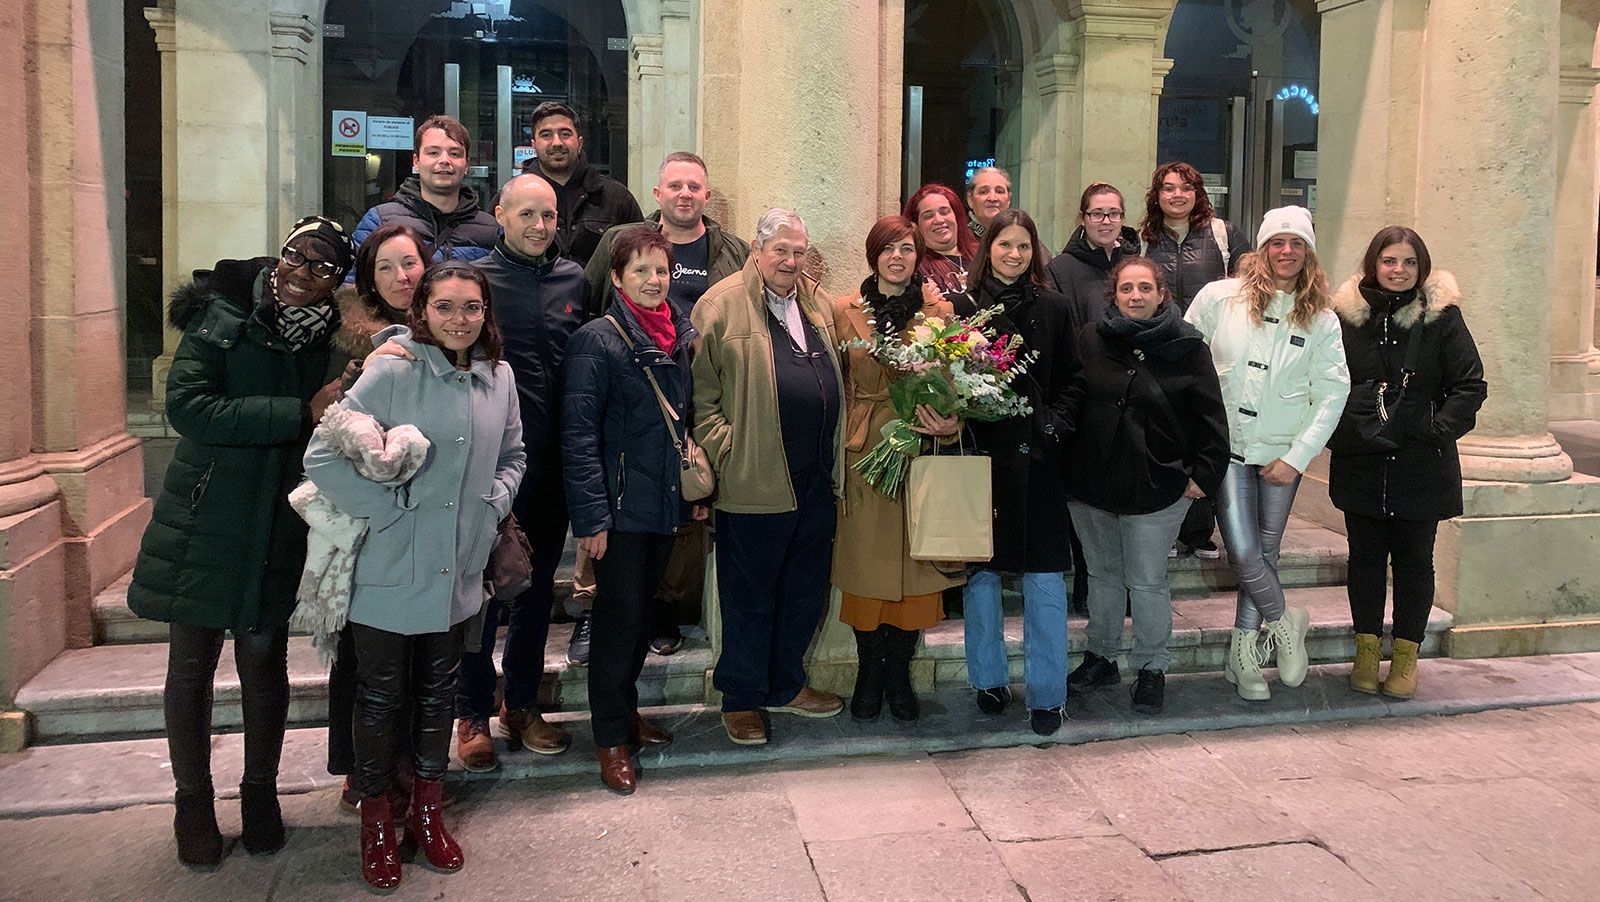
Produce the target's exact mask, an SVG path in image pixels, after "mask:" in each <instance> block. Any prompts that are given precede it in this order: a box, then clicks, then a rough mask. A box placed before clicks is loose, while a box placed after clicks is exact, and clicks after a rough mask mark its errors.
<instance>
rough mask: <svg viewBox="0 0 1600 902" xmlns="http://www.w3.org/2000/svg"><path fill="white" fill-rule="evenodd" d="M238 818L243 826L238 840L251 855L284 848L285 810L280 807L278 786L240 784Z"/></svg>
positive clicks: (270, 852)
mask: <svg viewBox="0 0 1600 902" xmlns="http://www.w3.org/2000/svg"><path fill="white" fill-rule="evenodd" d="M239 819H240V820H241V821H242V822H243V823H244V832H243V834H242V835H240V837H239V840H240V842H242V843H244V848H245V851H247V852H249V853H250V854H251V855H271V854H272V853H274V852H276V851H278V850H279V849H281V848H283V844H284V842H285V839H284V834H283V811H282V809H280V808H279V807H278V787H277V786H256V785H253V784H250V783H241V784H239Z"/></svg>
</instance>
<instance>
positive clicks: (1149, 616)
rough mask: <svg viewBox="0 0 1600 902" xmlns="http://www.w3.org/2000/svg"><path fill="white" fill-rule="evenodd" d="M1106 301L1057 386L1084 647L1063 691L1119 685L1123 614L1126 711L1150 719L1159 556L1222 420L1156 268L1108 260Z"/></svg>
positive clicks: (1203, 352)
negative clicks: (1062, 399) (1061, 388)
mask: <svg viewBox="0 0 1600 902" xmlns="http://www.w3.org/2000/svg"><path fill="white" fill-rule="evenodd" d="M1111 299H1112V303H1111V304H1110V305H1107V306H1105V307H1104V308H1103V310H1102V313H1101V315H1100V316H1099V317H1097V319H1096V321H1095V322H1094V323H1092V324H1090V325H1088V326H1086V327H1084V329H1083V330H1082V331H1081V332H1079V333H1078V340H1077V347H1076V350H1077V356H1076V360H1075V362H1074V364H1073V366H1072V368H1071V370H1070V375H1069V377H1068V386H1067V409H1066V413H1067V417H1068V421H1069V424H1070V426H1071V428H1072V436H1071V438H1070V439H1069V440H1068V443H1067V456H1066V472H1067V492H1068V493H1069V494H1070V495H1071V496H1072V499H1073V500H1072V502H1071V505H1070V507H1071V509H1072V522H1073V524H1074V525H1075V526H1076V527H1077V529H1078V535H1079V537H1080V538H1081V539H1082V540H1083V550H1084V553H1085V555H1086V556H1087V558H1088V564H1089V626H1088V647H1087V649H1086V650H1085V651H1084V654H1083V663H1082V664H1080V665H1079V666H1078V668H1077V669H1076V670H1074V671H1073V672H1072V676H1071V677H1069V678H1068V685H1069V686H1070V687H1071V689H1072V690H1073V691H1083V690H1086V689H1093V688H1095V687H1098V686H1114V685H1117V684H1118V683H1120V682H1121V674H1120V673H1119V672H1118V671H1117V663H1116V659H1117V650H1118V648H1119V646H1120V643H1121V640H1122V617H1123V611H1124V610H1125V605H1129V606H1131V608H1132V612H1133V649H1132V650H1131V651H1130V652H1129V653H1128V664H1129V665H1130V666H1131V667H1132V668H1133V669H1134V670H1135V671H1136V672H1137V673H1138V682H1137V683H1135V684H1134V688H1133V709H1134V710H1135V711H1139V712H1141V713H1144V714H1159V713H1160V712H1161V708H1162V702H1163V696H1164V694H1165V686H1166V671H1167V668H1168V667H1170V666H1171V664H1172V652H1171V650H1170V649H1169V648H1168V646H1169V644H1170V643H1171V641H1172V583H1171V581H1170V580H1169V579H1168V577H1167V551H1168V549H1170V548H1171V547H1172V541H1173V539H1175V538H1176V537H1177V535H1178V528H1179V527H1180V526H1181V525H1182V523H1183V517H1184V514H1185V513H1187V512H1188V510H1189V506H1190V504H1191V503H1192V502H1193V501H1194V500H1195V499H1197V498H1204V497H1206V496H1207V495H1211V494H1215V493H1216V491H1217V486H1218V485H1219V484H1220V483H1221V482H1222V473H1223V471H1224V470H1226V469H1227V467H1228V416H1227V413H1226V411H1225V410H1224V409H1223V403H1222V387H1221V385H1219V384H1218V381H1217V371H1216V367H1214V366H1213V365H1212V362H1211V351H1210V349H1209V348H1207V347H1206V343H1205V339H1204V338H1202V337H1201V335H1200V330H1198V329H1196V328H1195V327H1194V326H1192V325H1190V324H1188V323H1186V322H1184V320H1183V314H1182V313H1181V312H1179V310H1178V306H1177V305H1176V304H1174V303H1173V302H1172V298H1171V297H1170V296H1169V295H1168V294H1167V286H1166V284H1165V282H1164V281H1163V279H1162V278H1161V270H1160V269H1159V268H1157V267H1156V265H1155V264H1154V263H1151V262H1150V261H1149V260H1146V259H1144V258H1143V257H1129V258H1127V259H1125V260H1123V261H1122V262H1121V263H1119V264H1117V267H1116V269H1114V270H1112V276H1111Z"/></svg>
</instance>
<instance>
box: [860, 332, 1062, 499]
mask: <svg viewBox="0 0 1600 902" xmlns="http://www.w3.org/2000/svg"><path fill="white" fill-rule="evenodd" d="M1001 310H1002V308H1000V307H990V308H988V309H985V310H980V311H978V312H977V313H975V314H973V315H972V316H967V317H960V316H951V317H938V316H931V317H924V316H923V315H922V314H920V313H919V314H917V316H916V318H915V319H913V320H912V325H911V328H910V330H909V334H908V336H907V337H906V338H905V339H902V338H901V337H900V336H898V335H882V334H879V333H877V332H874V334H873V337H872V338H871V339H870V340H869V339H865V338H857V339H853V340H851V341H848V342H845V344H844V347H845V349H846V350H850V349H853V348H859V349H863V350H865V351H866V352H867V353H869V354H871V355H872V357H873V359H875V360H877V361H878V362H879V363H880V364H882V365H883V366H884V367H885V368H886V369H888V370H889V372H890V373H891V374H892V375H891V379H892V380H893V381H892V382H891V383H890V386H889V402H890V404H892V405H893V406H894V412H895V414H896V416H897V417H898V419H895V420H892V421H890V422H889V423H888V424H886V425H885V426H884V427H883V430H882V432H883V440H882V441H880V442H878V444H877V447H875V448H873V449H872V451H871V452H869V453H868V454H867V456H866V457H863V458H862V459H861V460H859V461H857V462H856V463H855V468H856V470H857V471H859V472H860V473H861V475H862V476H863V477H865V478H866V480H867V484H868V485H870V486H872V487H873V488H874V489H877V490H878V491H879V492H882V493H883V494H885V495H887V496H889V497H890V498H894V497H898V496H899V494H900V490H901V489H902V488H904V485H905V478H906V472H907V470H908V468H909V466H910V463H911V458H913V457H915V456H916V455H917V453H918V452H919V451H920V450H921V449H922V434H921V433H919V432H916V431H915V430H914V429H913V428H912V427H914V426H916V425H917V405H919V404H926V405H928V406H929V407H930V408H932V409H934V410H935V411H938V412H939V414H940V415H942V416H947V417H948V416H960V417H962V418H963V419H968V420H984V421H989V420H1002V419H1005V418H1007V417H1014V416H1018V415H1023V414H1029V413H1032V412H1033V407H1032V405H1030V404H1029V403H1028V399H1027V398H1026V397H1025V396H1023V395H1021V394H1019V393H1018V392H1017V391H1016V389H1014V388H1012V385H1011V383H1012V381H1013V380H1015V379H1016V378H1017V377H1018V376H1020V375H1022V374H1023V373H1024V372H1026V371H1027V368H1028V364H1030V363H1032V362H1033V361H1034V360H1035V359H1037V357H1038V352H1037V351H1029V352H1026V353H1024V352H1022V337H1021V336H1020V335H1000V336H996V335H994V334H993V330H992V329H986V328H985V325H986V324H987V323H988V322H989V320H991V319H993V318H994V317H995V315H996V314H998V313H1000V312H1001ZM868 314H869V317H868V318H869V319H872V318H873V316H872V311H871V310H870V309H869V310H868Z"/></svg>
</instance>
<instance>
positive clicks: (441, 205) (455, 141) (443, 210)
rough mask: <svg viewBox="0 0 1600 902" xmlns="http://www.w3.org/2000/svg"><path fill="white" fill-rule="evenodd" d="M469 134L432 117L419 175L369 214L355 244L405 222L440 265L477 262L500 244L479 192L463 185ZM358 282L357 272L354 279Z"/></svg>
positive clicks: (420, 139)
mask: <svg viewBox="0 0 1600 902" xmlns="http://www.w3.org/2000/svg"><path fill="white" fill-rule="evenodd" d="M470 144H471V138H470V137H468V135H467V129H466V127H465V126H463V125H462V124H461V123H460V122H457V121H456V120H455V119H454V118H452V117H450V116H429V117H428V118H427V119H425V120H423V122H422V125H421V126H419V127H418V128H417V149H416V151H415V152H414V153H412V154H411V165H412V166H413V167H415V168H416V170H417V174H416V175H414V176H411V177H410V178H408V179H406V180H405V182H403V183H402V184H401V185H400V190H399V191H396V192H395V195H394V200H390V201H385V202H384V203H381V204H378V205H377V206H376V207H373V208H372V209H370V210H368V211H367V213H366V215H365V216H363V217H361V222H360V223H358V224H357V225H356V230H355V232H354V234H352V235H351V240H352V241H354V242H355V245H356V247H358V248H359V247H360V246H361V242H363V241H365V240H367V236H368V235H370V234H372V233H373V232H374V231H375V230H376V229H377V228H378V227H379V226H381V225H383V224H385V223H388V222H403V223H405V224H406V225H408V226H410V227H412V228H413V229H416V230H417V233H418V234H420V235H421V236H422V237H423V239H424V240H426V241H427V242H428V251H429V253H430V254H431V255H432V257H433V260H434V262H436V263H437V262H441V261H443V260H446V259H452V258H453V259H456V260H476V259H478V258H479V257H482V256H484V255H485V254H487V253H489V251H490V250H491V249H492V248H493V247H494V245H495V242H496V241H498V240H499V238H500V227H499V226H498V225H496V224H495V221H494V217H493V216H491V215H489V212H488V211H487V210H485V209H483V207H482V206H480V202H479V198H478V192H477V191H474V190H473V189H472V188H471V187H470V186H468V185H464V184H462V179H464V178H465V177H466V174H467V147H468V146H469V145H470ZM354 278H355V273H354V272H353V271H352V272H351V274H350V279H351V280H353V279H354Z"/></svg>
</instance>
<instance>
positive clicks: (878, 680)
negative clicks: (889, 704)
mask: <svg viewBox="0 0 1600 902" xmlns="http://www.w3.org/2000/svg"><path fill="white" fill-rule="evenodd" d="M855 633H856V661H857V666H856V688H855V690H854V691H853V692H851V693H850V716H851V717H854V718H855V719H856V720H877V719H878V714H879V713H880V712H882V711H883V628H882V627H879V628H878V629H875V630H872V631H870V632H869V631H866V630H856V631H855Z"/></svg>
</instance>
